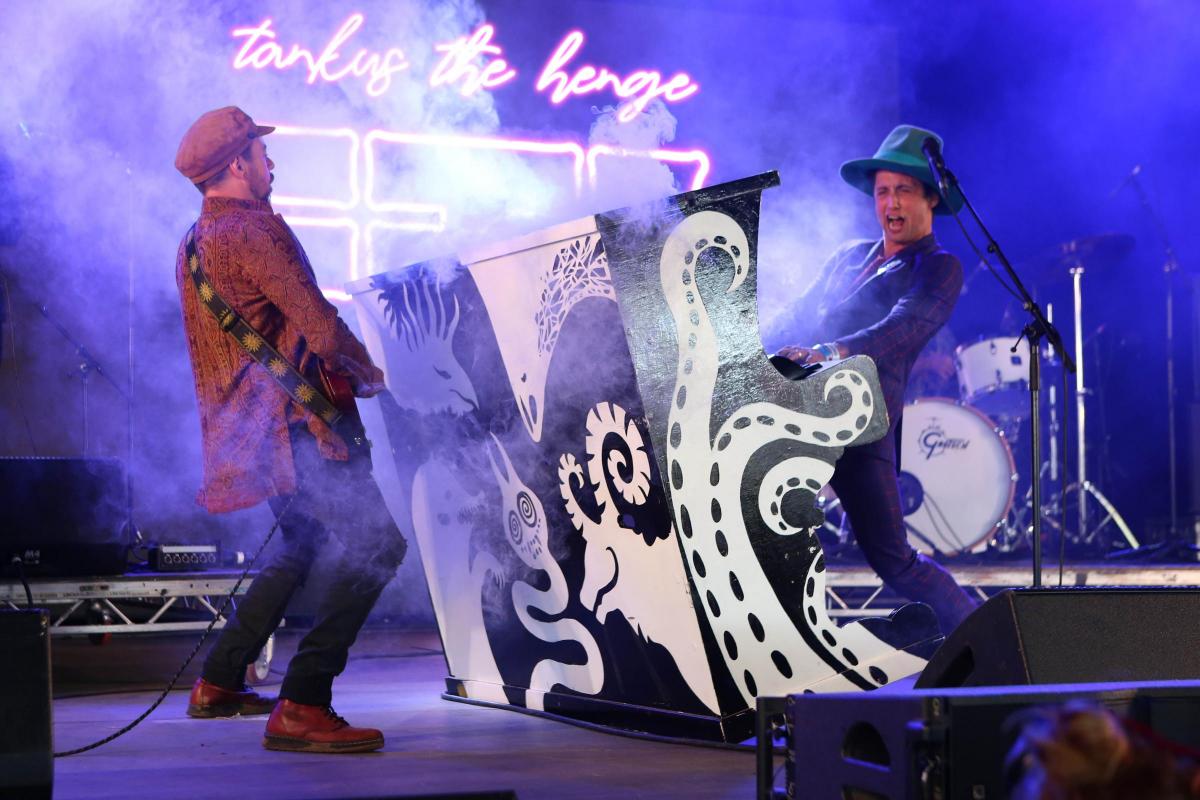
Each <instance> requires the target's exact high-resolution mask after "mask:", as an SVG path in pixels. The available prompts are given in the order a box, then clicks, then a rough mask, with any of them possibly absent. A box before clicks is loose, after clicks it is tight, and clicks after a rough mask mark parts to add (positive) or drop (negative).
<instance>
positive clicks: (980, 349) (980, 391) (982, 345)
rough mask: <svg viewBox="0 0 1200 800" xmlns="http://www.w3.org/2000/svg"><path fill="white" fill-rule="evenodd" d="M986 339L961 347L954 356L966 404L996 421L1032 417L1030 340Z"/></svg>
mask: <svg viewBox="0 0 1200 800" xmlns="http://www.w3.org/2000/svg"><path fill="white" fill-rule="evenodd" d="M1013 344H1014V341H1013V339H1012V338H1000V339H984V340H982V341H979V342H976V343H975V344H969V345H960V346H959V348H958V350H957V351H956V352H955V356H954V368H955V370H956V371H957V372H958V386H959V391H960V392H961V394H962V398H963V401H964V402H966V403H970V404H971V405H972V406H974V407H975V408H976V409H978V410H980V411H982V412H983V413H985V414H987V415H988V416H990V417H991V418H992V419H1000V418H1002V417H1004V418H1011V419H1017V420H1020V419H1024V418H1025V417H1027V416H1029V392H1028V386H1029V380H1028V379H1029V341H1028V340H1026V339H1021V340H1019V341H1017V342H1016V343H1015V344H1016V348H1017V349H1016V352H1013V350H1012V348H1013Z"/></svg>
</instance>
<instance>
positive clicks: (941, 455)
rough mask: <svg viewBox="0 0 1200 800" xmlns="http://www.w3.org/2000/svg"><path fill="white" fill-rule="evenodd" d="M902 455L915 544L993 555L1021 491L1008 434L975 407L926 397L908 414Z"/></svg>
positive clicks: (920, 547)
mask: <svg viewBox="0 0 1200 800" xmlns="http://www.w3.org/2000/svg"><path fill="white" fill-rule="evenodd" d="M900 448H901V449H900V467H901V469H902V470H903V471H902V472H901V474H900V489H901V495H902V500H903V503H902V505H903V507H904V515H905V517H904V522H905V525H906V526H907V527H908V531H909V533H908V540H909V543H910V544H912V546H913V547H915V548H916V549H917V550H919V551H921V552H923V553H932V552H933V551H934V549H935V548H936V549H937V551H938V552H940V553H945V554H947V555H952V554H956V553H967V552H971V551H974V550H982V549H983V548H985V547H986V546H987V542H988V540H989V539H990V538H991V536H992V535H993V533H994V532H995V530H996V528H997V527H998V526H1000V525H1001V524H1002V523H1003V522H1004V519H1005V517H1006V516H1007V515H1008V511H1009V509H1010V508H1012V502H1013V494H1014V492H1015V490H1016V481H1017V471H1016V468H1015V467H1014V465H1013V457H1012V451H1011V450H1010V449H1009V446H1008V442H1007V441H1005V438H1004V434H1003V433H1002V432H1000V430H998V429H997V428H996V426H995V425H994V423H992V421H991V420H989V419H988V418H987V417H985V416H984V415H983V414H981V413H979V412H978V411H976V410H975V409H973V408H971V407H970V406H964V405H960V404H958V403H955V402H954V401H952V400H945V399H941V398H926V399H922V400H917V401H915V402H913V403H910V404H909V405H907V406H905V407H904V425H903V427H902V429H901V442H900Z"/></svg>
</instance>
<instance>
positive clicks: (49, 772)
mask: <svg viewBox="0 0 1200 800" xmlns="http://www.w3.org/2000/svg"><path fill="white" fill-rule="evenodd" d="M0 708H2V709H4V715H3V720H4V722H3V724H2V725H0V798H22V799H23V800H25V799H27V798H49V797H50V796H51V794H52V790H53V787H54V754H53V751H54V747H53V744H52V740H51V727H50V615H49V614H48V613H47V612H46V611H43V610H41V609H32V610H29V611H9V610H2V611H0Z"/></svg>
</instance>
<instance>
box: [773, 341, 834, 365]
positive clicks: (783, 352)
mask: <svg viewBox="0 0 1200 800" xmlns="http://www.w3.org/2000/svg"><path fill="white" fill-rule="evenodd" d="M775 355H777V356H783V357H784V358H786V359H787V360H789V361H794V362H796V363H797V364H801V365H804V364H812V363H815V362H817V361H824V360H825V357H824V356H823V355H821V354H820V353H818V352H817V351H816V350H813V349H811V348H808V347H800V346H799V345H794V344H790V345H788V346H787V347H781V348H779V352H778V353H776V354H775Z"/></svg>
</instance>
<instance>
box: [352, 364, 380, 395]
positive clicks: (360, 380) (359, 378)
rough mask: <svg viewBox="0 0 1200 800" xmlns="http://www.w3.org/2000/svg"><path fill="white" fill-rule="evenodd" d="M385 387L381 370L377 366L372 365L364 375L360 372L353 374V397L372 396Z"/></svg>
mask: <svg viewBox="0 0 1200 800" xmlns="http://www.w3.org/2000/svg"><path fill="white" fill-rule="evenodd" d="M386 388H387V384H386V383H384V382H383V370H381V369H380V368H379V367H376V366H372V367H371V368H370V369H369V370H368V371H367V374H366V375H363V374H361V373H360V374H356V375H355V376H354V396H355V397H374V396H375V395H377V394H379V393H380V392H382V391H383V390H384V389H386Z"/></svg>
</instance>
